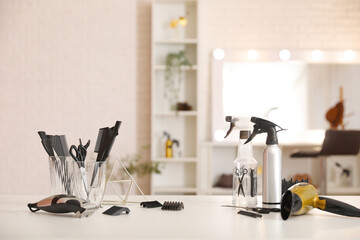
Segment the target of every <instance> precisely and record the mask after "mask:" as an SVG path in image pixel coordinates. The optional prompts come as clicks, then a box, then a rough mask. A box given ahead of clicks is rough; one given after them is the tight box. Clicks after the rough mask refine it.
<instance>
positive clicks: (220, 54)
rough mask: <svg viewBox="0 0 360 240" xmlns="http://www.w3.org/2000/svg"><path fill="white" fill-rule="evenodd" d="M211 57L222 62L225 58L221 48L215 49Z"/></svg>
mask: <svg viewBox="0 0 360 240" xmlns="http://www.w3.org/2000/svg"><path fill="white" fill-rule="evenodd" d="M213 57H214V58H215V59H216V60H223V59H224V57H225V51H224V50H223V49H221V48H216V49H215V50H214V51H213Z"/></svg>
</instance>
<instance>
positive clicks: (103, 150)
mask: <svg viewBox="0 0 360 240" xmlns="http://www.w3.org/2000/svg"><path fill="white" fill-rule="evenodd" d="M120 125H121V121H116V123H115V125H114V126H113V127H112V128H109V127H105V128H100V130H99V133H98V137H97V139H96V144H95V150H94V151H95V152H96V153H98V155H97V157H96V162H99V164H97V165H95V168H94V172H93V175H92V177H91V183H90V187H91V186H93V184H94V181H95V178H96V175H97V172H98V170H99V167H100V166H101V163H103V162H104V161H105V160H106V158H107V157H108V156H109V154H110V151H111V148H112V146H113V144H114V142H115V138H116V136H117V135H118V134H119V128H120Z"/></svg>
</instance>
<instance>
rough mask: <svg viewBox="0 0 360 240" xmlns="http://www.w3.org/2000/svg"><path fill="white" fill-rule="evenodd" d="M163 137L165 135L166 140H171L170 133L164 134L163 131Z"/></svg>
mask: <svg viewBox="0 0 360 240" xmlns="http://www.w3.org/2000/svg"><path fill="white" fill-rule="evenodd" d="M164 135H165V136H166V137H167V138H168V139H170V138H171V136H170V133H168V132H166V131H164Z"/></svg>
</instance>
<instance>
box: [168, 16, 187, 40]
mask: <svg viewBox="0 0 360 240" xmlns="http://www.w3.org/2000/svg"><path fill="white" fill-rule="evenodd" d="M179 25H180V27H186V25H187V19H186V17H183V16H180V17H179V18H177V19H173V20H171V21H170V28H171V29H172V30H173V34H174V35H173V36H174V37H175V38H178V37H179V29H178V26H179Z"/></svg>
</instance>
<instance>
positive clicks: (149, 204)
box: [140, 201, 163, 208]
mask: <svg viewBox="0 0 360 240" xmlns="http://www.w3.org/2000/svg"><path fill="white" fill-rule="evenodd" d="M140 206H143V207H144V208H157V207H162V206H163V205H162V204H161V203H159V202H158V201H148V202H141V203H140Z"/></svg>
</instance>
